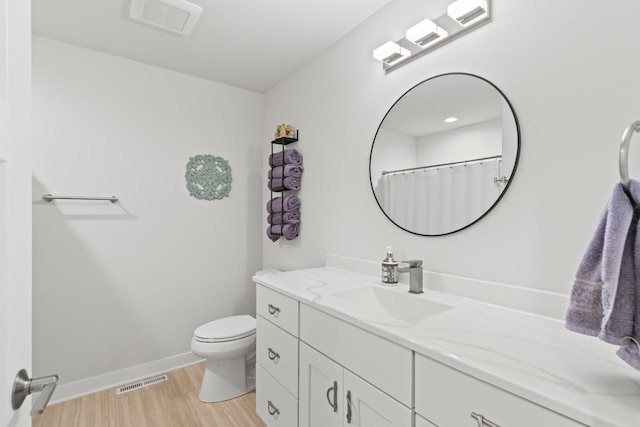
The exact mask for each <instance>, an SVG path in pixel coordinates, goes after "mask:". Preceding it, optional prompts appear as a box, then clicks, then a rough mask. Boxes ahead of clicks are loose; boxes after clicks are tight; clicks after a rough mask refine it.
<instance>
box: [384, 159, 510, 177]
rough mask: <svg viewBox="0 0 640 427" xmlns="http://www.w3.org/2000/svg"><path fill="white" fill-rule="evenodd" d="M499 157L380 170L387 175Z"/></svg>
mask: <svg viewBox="0 0 640 427" xmlns="http://www.w3.org/2000/svg"><path fill="white" fill-rule="evenodd" d="M501 158H502V155H498V156H490V157H480V158H478V159H469V160H462V161H459V162H451V163H440V164H438V165H430V166H418V167H417V168H407V169H396V170H393V171H382V175H388V174H390V173H398V172H410V171H417V170H423V169H432V168H442V167H445V166H455V165H463V164H465V163H473V162H481V161H483V160H495V159H501Z"/></svg>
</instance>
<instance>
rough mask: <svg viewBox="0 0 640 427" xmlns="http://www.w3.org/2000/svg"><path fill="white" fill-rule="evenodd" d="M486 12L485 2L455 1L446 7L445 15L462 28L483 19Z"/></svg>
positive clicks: (487, 9)
mask: <svg viewBox="0 0 640 427" xmlns="http://www.w3.org/2000/svg"><path fill="white" fill-rule="evenodd" d="M488 12H489V8H488V6H487V0H457V1H455V2H453V3H451V4H450V5H449V6H448V7H447V15H449V16H450V17H451V18H453V19H455V20H456V21H457V22H459V23H460V25H462V26H464V27H466V26H468V25H471V24H474V23H475V22H478V21H480V20H481V19H483V18H485V17H486V16H487V14H488Z"/></svg>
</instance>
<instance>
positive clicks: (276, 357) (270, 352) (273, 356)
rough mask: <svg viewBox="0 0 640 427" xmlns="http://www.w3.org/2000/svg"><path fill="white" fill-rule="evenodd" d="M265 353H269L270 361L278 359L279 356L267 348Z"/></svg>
mask: <svg viewBox="0 0 640 427" xmlns="http://www.w3.org/2000/svg"><path fill="white" fill-rule="evenodd" d="M267 352H268V353H269V359H270V360H276V359H280V355H279V354H278V353H276V352H275V351H273V349H272V348H271V347H269V348H268V349H267Z"/></svg>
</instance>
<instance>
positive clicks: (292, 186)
mask: <svg viewBox="0 0 640 427" xmlns="http://www.w3.org/2000/svg"><path fill="white" fill-rule="evenodd" d="M267 186H268V187H269V190H271V191H285V190H293V191H298V190H300V178H294V177H292V176H288V177H286V178H284V179H282V178H274V179H270V180H269V182H268V183H267Z"/></svg>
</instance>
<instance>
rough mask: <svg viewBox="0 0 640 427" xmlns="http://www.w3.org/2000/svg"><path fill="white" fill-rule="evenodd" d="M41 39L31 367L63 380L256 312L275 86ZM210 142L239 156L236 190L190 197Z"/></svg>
mask: <svg viewBox="0 0 640 427" xmlns="http://www.w3.org/2000/svg"><path fill="white" fill-rule="evenodd" d="M33 47H34V53H33V59H34V70H33V71H34V72H33V80H34V81H33V104H34V105H33V107H34V117H33V122H34V173H33V200H34V212H33V214H34V218H33V219H34V223H33V232H34V296H33V297H34V299H33V308H34V336H33V338H34V374H35V375H42V374H45V373H54V372H55V373H58V374H59V375H60V381H61V383H63V384H66V383H69V382H73V381H77V380H81V379H86V378H88V377H92V376H95V375H99V374H104V373H108V372H111V371H115V370H119V369H124V368H128V367H131V366H135V365H139V364H143V363H147V362H151V361H155V360H158V359H161V358H166V357H170V356H174V355H177V354H181V353H186V352H189V351H190V349H189V345H190V340H191V336H192V333H193V329H194V328H195V327H197V326H199V325H201V324H203V323H205V322H208V321H211V320H214V319H216V318H218V317H222V316H227V315H232V314H241V313H253V312H254V311H255V296H254V295H255V291H254V286H253V285H252V283H251V276H252V274H253V273H254V272H255V271H256V270H258V269H260V267H261V264H262V253H261V249H260V239H261V237H260V236H262V234H264V231H263V227H262V224H261V218H262V217H263V215H262V208H263V204H262V200H261V188H262V185H263V184H262V183H263V179H262V178H263V177H262V173H261V169H262V168H261V166H262V164H263V163H264V162H265V159H264V157H263V153H262V147H261V146H262V145H266V144H264V141H263V140H262V138H261V132H262V111H263V96H262V95H260V94H257V93H253V92H250V91H246V90H241V89H237V88H232V87H229V86H225V85H222V84H217V83H213V82H210V81H207V80H202V79H199V78H195V77H191V76H187V75H183V74H179V73H176V72H172V71H167V70H163V69H160V68H156V67H152V66H149V65H144V64H141V63H137V62H133V61H129V60H125V59H122V58H117V57H114V56H110V55H106V54H102V53H98V52H95V51H91V50H87V49H84V48H79V47H75V46H71V45H68V44H64V43H60V42H57V41H53V40H49V39H46V38H42V37H35V38H34V46H33ZM197 154H213V155H216V156H220V157H223V158H225V159H227V160H228V161H229V164H230V165H231V168H232V170H233V183H232V190H231V195H230V197H229V198H225V199H223V200H217V201H201V200H197V199H195V198H193V197H191V196H190V195H189V194H188V192H187V190H186V188H185V177H184V175H185V165H186V163H187V162H188V160H189V157H191V156H194V155H197ZM45 193H53V194H67V195H89V196H110V195H116V196H118V197H120V200H121V202H120V205H119V207H118V206H112V205H110V204H109V203H108V202H106V203H102V204H101V203H98V204H96V203H92V202H78V203H75V204H74V203H72V202H64V201H58V202H55V203H52V204H47V203H45V202H43V201H41V200H40V199H41V197H42V195H43V194H45Z"/></svg>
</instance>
